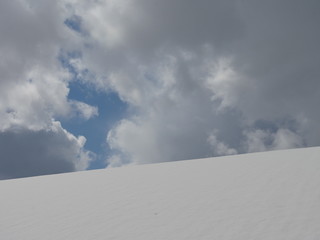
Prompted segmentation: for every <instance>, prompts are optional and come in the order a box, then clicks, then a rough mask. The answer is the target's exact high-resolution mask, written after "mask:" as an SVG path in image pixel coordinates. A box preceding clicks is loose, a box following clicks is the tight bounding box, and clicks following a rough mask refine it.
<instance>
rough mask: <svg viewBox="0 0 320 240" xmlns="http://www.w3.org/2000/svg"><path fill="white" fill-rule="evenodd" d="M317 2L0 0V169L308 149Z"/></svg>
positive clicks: (315, 139)
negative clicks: (297, 148) (298, 148)
mask: <svg viewBox="0 0 320 240" xmlns="http://www.w3.org/2000/svg"><path fill="white" fill-rule="evenodd" d="M319 11H320V2H319V1H318V0H305V1H301V0H299V1H298V0H265V1H255V0H197V1H188V0H90V1H80V0H57V1H51V0H3V1H0V53H1V55H0V73H1V74H0V179H6V178H16V177H26V176H34V175H41V174H52V173H61V172H69V171H76V170H85V169H93V168H102V167H115V166H122V165H126V164H140V163H152V162H162V161H175V160H183V159H192V158H202V157H211V156H221V155H228V154H239V153H247V152H256V151H266V150H275V149H286V148H296V147H307V146H319V145H320V128H319V123H320V111H319V103H320V48H319V46H318V45H319V42H320V28H319V22H320V15H319Z"/></svg>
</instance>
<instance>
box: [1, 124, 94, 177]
mask: <svg viewBox="0 0 320 240" xmlns="http://www.w3.org/2000/svg"><path fill="white" fill-rule="evenodd" d="M84 143H85V139H84V138H78V139H77V138H75V137H74V136H72V135H71V134H70V133H67V132H66V131H65V130H63V129H62V128H61V126H60V125H59V124H58V123H56V124H55V126H53V128H52V129H46V130H39V131H32V130H28V129H23V128H17V129H11V130H10V131H5V132H0V179H8V178H20V177H29V176H37V175H44V174H56V173H64V172H71V171H75V170H80V169H85V168H86V167H87V162H88V161H89V160H90V159H91V157H92V156H90V154H91V153H89V152H86V151H85V150H83V149H82V147H83V145H84Z"/></svg>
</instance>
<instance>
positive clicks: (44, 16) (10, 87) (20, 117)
mask: <svg viewBox="0 0 320 240" xmlns="http://www.w3.org/2000/svg"><path fill="white" fill-rule="evenodd" d="M67 15H68V11H67V8H66V7H65V3H64V2H63V1H55V2H52V1H28V0H13V1H2V2H1V3H0V31H1V36H0V51H1V53H2V54H1V56H0V72H1V77H0V139H1V140H0V142H1V143H0V149H1V151H0V155H1V156H0V166H1V167H0V169H1V170H0V175H1V178H13V177H23V176H33V175H39V174H48V173H58V172H66V171H74V170H78V169H85V168H86V167H87V166H88V162H90V161H91V160H92V159H93V158H92V157H93V155H92V154H91V153H89V152H88V151H86V150H85V149H84V143H85V138H84V137H78V138H77V137H75V136H73V135H72V134H71V133H69V132H67V131H66V130H64V129H63V128H62V127H61V125H59V124H58V122H57V121H56V120H55V119H58V118H60V119H67V118H70V116H72V114H73V113H74V112H78V113H79V116H81V117H82V118H84V119H89V118H90V117H94V116H95V115H97V109H96V108H95V107H92V106H89V105H87V104H85V103H81V102H75V101H72V100H70V99H69V98H68V94H69V82H70V81H71V80H72V75H71V73H70V72H69V71H68V69H66V68H64V67H63V66H62V65H61V63H60V62H59V58H58V57H59V54H60V52H61V51H62V49H67V50H68V49H69V51H71V50H72V49H73V48H77V47H76V46H77V45H78V43H79V41H78V37H77V35H76V34H74V32H73V31H71V30H70V29H69V28H68V27H67V26H66V25H65V24H64V21H65V19H66V17H67Z"/></svg>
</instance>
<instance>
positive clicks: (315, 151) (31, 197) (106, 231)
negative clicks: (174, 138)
mask: <svg viewBox="0 0 320 240" xmlns="http://www.w3.org/2000/svg"><path fill="white" fill-rule="evenodd" d="M0 193H1V196H0V239H1V240H2V239H3V240H11V239H14V240H17V239H18V240H19V239H23V240H44V239H52V240H53V239H54V240H57V239H64V240H73V239H75V240H82V239H84V240H89V239H90V240H91V239H103V240H105V239H126V240H129V239H130V240H136V239H139V240H141V239H146V240H157V239H159V240H171V239H172V240H180V239H183V240H185V239H192V240H199V239H208V240H209V239H210V240H213V239H218V240H226V239H241V240H242V239H243V240H250V239H252V240H253V239H254V240H257V239H259V240H261V239H263V240H264V239H268V240H277V239H279V240H280V239H281V240H284V239H286V240H291V239H296V240H302V239H303V240H311V239H312V240H318V239H320V148H319V147H316V148H306V149H294V150H284V151H275V152H265V153H255V154H245V155H238V156H228V157H220V158H209V159H201V160H189V161H179V162H170V163H160V164H150V165H140V166H130V167H123V168H118V169H107V170H97V171H87V172H77V173H70V174H60V175H51V176H42V177H32V178H25V179H15V180H4V181H0Z"/></svg>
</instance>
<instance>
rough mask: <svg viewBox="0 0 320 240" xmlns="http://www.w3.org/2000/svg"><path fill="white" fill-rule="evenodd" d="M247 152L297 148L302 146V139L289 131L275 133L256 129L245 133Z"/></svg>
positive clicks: (282, 130)
mask: <svg viewBox="0 0 320 240" xmlns="http://www.w3.org/2000/svg"><path fill="white" fill-rule="evenodd" d="M245 136H246V139H247V140H246V148H247V151H248V152H260V151H267V150H279V149H289V148H298V147H302V146H303V145H304V142H303V139H302V137H301V136H299V135H298V134H296V133H294V132H292V131H291V130H289V129H282V128H280V129H278V130H277V131H276V132H270V131H268V130H260V129H256V130H253V131H247V132H245Z"/></svg>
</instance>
